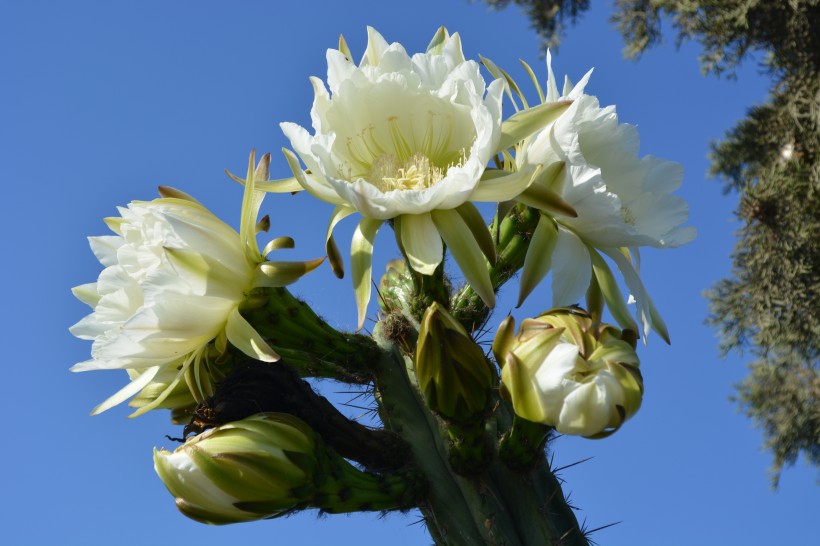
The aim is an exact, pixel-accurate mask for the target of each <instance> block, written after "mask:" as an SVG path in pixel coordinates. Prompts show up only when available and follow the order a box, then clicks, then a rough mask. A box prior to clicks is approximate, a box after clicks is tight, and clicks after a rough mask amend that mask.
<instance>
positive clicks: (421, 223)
mask: <svg viewBox="0 0 820 546" xmlns="http://www.w3.org/2000/svg"><path fill="white" fill-rule="evenodd" d="M396 220H397V223H398V224H399V237H400V239H401V244H402V246H403V247H404V251H405V253H406V254H407V260H408V262H409V263H410V267H412V268H413V269H415V270H416V271H418V272H419V273H421V274H422V275H432V274H433V272H434V271H435V270H436V268H437V267H438V266H439V264H440V263H441V260H442V259H443V257H444V245H443V244H442V243H441V235H439V233H438V230H437V229H436V225H435V224H434V223H433V219H432V218H431V217H430V215H429V214H403V215H401V216H399V217H398V218H396Z"/></svg>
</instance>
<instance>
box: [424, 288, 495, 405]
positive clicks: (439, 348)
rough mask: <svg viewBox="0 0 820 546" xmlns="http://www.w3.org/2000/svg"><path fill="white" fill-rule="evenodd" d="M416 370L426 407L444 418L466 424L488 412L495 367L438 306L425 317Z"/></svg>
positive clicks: (433, 307)
mask: <svg viewBox="0 0 820 546" xmlns="http://www.w3.org/2000/svg"><path fill="white" fill-rule="evenodd" d="M415 367H416V377H417V378H418V384H419V388H420V389H421V392H422V393H424V396H425V398H426V399H427V404H428V405H429V406H430V408H431V409H432V410H434V411H436V412H438V413H439V414H441V415H442V416H444V417H446V418H449V419H452V420H456V421H465V420H468V419H469V418H470V417H473V416H476V415H480V414H481V413H483V412H484V410H485V409H486V407H487V405H488V402H489V399H490V390H491V389H492V387H493V382H494V379H495V377H494V375H495V374H494V371H493V368H492V366H491V365H490V363H489V362H488V361H487V358H486V357H485V356H484V351H482V350H481V347H479V346H478V345H476V343H475V341H473V339H472V338H471V337H470V336H469V335H468V334H467V332H466V331H465V330H464V327H463V326H461V324H459V322H458V321H457V320H456V319H454V318H453V317H452V316H451V315H450V314H449V313H448V312H447V310H446V309H444V307H443V306H441V305H440V304H438V303H433V304H432V305H431V306H430V307H429V308H428V309H427V311H425V313H424V317H423V318H422V321H421V331H420V332H419V340H418V346H417V348H416V355H415Z"/></svg>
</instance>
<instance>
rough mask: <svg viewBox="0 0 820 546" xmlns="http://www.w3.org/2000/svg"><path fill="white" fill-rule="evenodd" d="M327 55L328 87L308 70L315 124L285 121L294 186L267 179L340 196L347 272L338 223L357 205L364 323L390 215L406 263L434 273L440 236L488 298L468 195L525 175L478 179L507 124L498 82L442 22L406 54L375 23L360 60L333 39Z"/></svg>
mask: <svg viewBox="0 0 820 546" xmlns="http://www.w3.org/2000/svg"><path fill="white" fill-rule="evenodd" d="M327 61H328V82H327V84H328V87H329V91H328V89H327V88H326V87H325V85H324V83H323V82H322V81H321V80H319V79H318V78H313V79H312V83H313V90H314V93H315V98H314V102H313V109H312V111H311V117H312V120H313V128H314V130H315V134H313V135H311V134H310V133H309V132H308V131H307V130H306V129H304V128H302V127H300V126H298V125H296V124H293V123H283V124H282V130H283V131H284V133H285V135H286V136H287V137H288V138H289V139H290V143H291V146H292V147H293V150H294V151H295V152H296V154H294V153H293V152H291V151H289V150H285V155H286V156H287V158H288V161H289V163H290V167H291V169H292V170H293V174H294V176H295V180H296V182H298V185H296V186H295V187H294V184H293V183H292V182H286V183H282V184H279V185H276V184H269V185H267V186H266V188H267V189H268V190H269V191H293V190H294V189H304V190H307V191H308V192H309V193H311V194H313V195H314V196H316V197H317V198H319V199H321V200H323V201H326V202H329V203H332V204H333V205H335V206H336V209H335V210H334V212H333V215H332V217H331V220H330V224H329V226H328V232H327V244H328V256H330V259H331V264H332V265H333V266H334V270H335V271H336V272H337V275H338V276H342V274H343V272H342V265H341V260H340V258H339V257H338V251H337V250H335V243H334V242H333V238H332V234H333V229H334V227H335V226H336V224H337V223H338V222H339V221H340V220H342V219H343V218H345V217H346V216H349V215H351V214H353V213H354V212H358V213H360V214H361V215H362V217H363V218H362V220H361V221H360V222H359V224H358V227H357V228H356V231H355V234H354V236H353V243H352V247H351V269H352V278H353V283H354V289H355V292H356V301H357V305H358V309H359V325H360V327H361V325H362V323H363V321H364V315H365V312H366V307H367V303H368V301H369V299H370V293H371V262H372V252H373V241H374V238H375V236H376V232H377V231H378V229H379V228H380V227H381V226H382V224H383V223H384V222H385V221H388V220H390V221H391V222H392V224H393V228H394V230H395V232H396V236H397V239H398V241H399V243H400V244H401V246H402V249H403V252H404V253H405V255H406V257H407V259H408V263H409V265H410V267H412V268H413V269H414V270H415V271H417V272H419V273H421V274H423V275H431V274H432V273H433V272H434V271H435V269H436V268H437V267H438V266H439V265H440V264H441V262H442V259H443V255H444V248H445V245H446V247H447V248H449V250H450V252H451V254H452V256H453V258H454V260H455V262H456V263H457V264H458V265H459V267H460V268H461V271H462V273H463V274H464V276H465V278H466V279H467V280H468V281H469V282H470V283H471V284H472V285H473V286H474V288H475V290H476V292H477V293H478V294H479V295H480V296H481V298H482V299H483V300H484V301H485V302H486V303H487V305H488V306H490V307H492V306H493V305H494V303H495V294H494V293H493V289H492V285H491V283H490V279H489V275H488V273H487V269H486V261H485V257H486V259H488V260H490V261H493V260H494V259H495V256H494V248H493V245H492V241H491V239H490V235H489V232H488V230H487V227H486V225H485V223H484V221H483V220H482V219H481V216H480V214H479V213H478V211H477V209H476V208H475V206H474V205H472V203H470V200H471V199H472V200H478V201H495V200H503V199H509V198H512V197H513V196H515V195H517V194H518V193H520V192H521V191H522V190H523V189H524V188H525V187H526V185H527V184H528V183H529V179H526V177H520V176H519V177H504V178H505V180H503V181H499V180H497V179H494V180H483V179H482V175H483V174H484V171H485V166H486V165H487V163H488V161H489V160H490V159H491V158H492V157H493V155H494V154H495V153H496V151H497V148H498V144H499V141H500V138H501V135H502V127H501V97H502V93H503V89H504V84H503V81H501V80H496V81H494V82H492V83H491V84H490V85H489V86H486V85H485V82H484V80H483V78H482V77H481V74H480V71H479V65H478V63H476V62H475V61H472V60H466V59H465V58H464V54H463V53H462V49H461V41H460V38H459V35H458V34H457V33H456V34H452V35H450V34H449V33H447V31H446V30H444V29H440V30H439V32H438V34H436V36H435V37H434V39H433V41H432V43H431V44H430V47H429V48H428V50H427V52H426V53H419V54H416V55H413V56H412V57H411V56H410V55H408V54H407V52H406V51H405V50H404V48H403V47H402V46H401V44H398V43H393V44H388V43H387V42H386V41H385V39H384V38H383V37H382V36H381V35H380V34H379V33H378V32H376V31H375V30H374V29H372V28H370V29H368V45H367V50H366V51H365V54H364V57H363V58H362V60H361V62H360V63H359V65H356V64H355V63H353V62H352V61H351V59H350V53H349V51H347V47H346V45H345V44H344V42H342V44H341V45H340V50H333V49H331V50H328V53H327ZM297 154H298V157H297ZM300 158H301V160H302V161H303V162H304V164H305V166H306V169H303V168H302V166H301V164H300V163H299V159H300Z"/></svg>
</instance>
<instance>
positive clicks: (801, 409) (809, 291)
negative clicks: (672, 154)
mask: <svg viewBox="0 0 820 546" xmlns="http://www.w3.org/2000/svg"><path fill="white" fill-rule="evenodd" d="M487 2H488V3H489V4H492V5H496V6H497V5H506V4H507V3H508V2H497V1H491V0H487ZM516 3H517V4H521V5H523V6H524V7H525V10H526V11H527V13H530V14H539V17H540V18H539V17H535V16H533V17H532V21H533V25H534V26H535V27H536V28H537V29H538V30H539V32H540V33H541V34H542V35H544V36H545V38H546V39H547V41H548V43H550V44H555V43H557V42H558V38H559V34H560V32H561V31H562V26H561V24H560V23H561V22H562V21H563V20H564V19H565V18H566V17H569V18H570V20H571V21H574V20H575V18H576V17H577V16H578V15H579V14H580V13H582V12H583V11H584V10H586V9H587V8H588V2H554V1H539V0H528V1H523V0H522V1H520V2H519V1H516ZM544 16H546V17H547V20H546V22H544V20H543V17H544ZM612 21H613V22H614V23H615V24H616V25H617V27H618V29H619V30H620V31H621V33H622V34H623V37H624V40H625V43H626V47H625V48H624V54H625V55H626V56H627V57H638V56H640V54H641V53H643V52H644V51H645V50H646V49H647V48H649V47H651V46H653V45H655V44H657V43H659V42H660V40H661V38H662V34H663V33H662V29H661V27H662V24H671V26H672V27H673V29H674V32H675V33H676V39H677V41H678V43H680V42H682V41H685V40H688V39H694V40H697V41H698V42H700V44H701V45H702V47H703V53H702V54H701V56H700V61H701V66H702V68H703V71H704V73H712V74H715V75H721V74H725V75H728V76H729V77H733V76H734V72H733V69H734V68H735V67H736V66H737V65H738V63H740V62H741V61H743V60H744V59H745V58H746V57H747V55H748V54H750V53H762V54H764V55H765V61H764V64H763V66H764V68H765V70H766V71H767V73H768V74H769V76H770V77H771V79H772V87H771V91H770V97H769V100H768V101H767V102H766V103H764V104H762V105H758V106H755V107H753V108H750V109H749V111H748V114H747V116H746V118H745V119H743V120H742V121H741V122H740V123H738V125H737V126H736V127H734V128H733V129H731V130H730V131H728V132H727V134H726V137H725V139H724V140H723V141H722V142H719V143H715V144H713V145H712V154H711V159H712V166H711V171H712V174H713V175H716V176H718V177H720V178H721V179H722V180H723V181H724V183H725V190H726V192H727V193H728V192H732V191H736V192H737V193H738V194H739V195H740V205H739V207H738V211H737V214H738V216H739V218H740V219H741V220H742V221H743V228H742V229H741V230H740V231H739V233H738V242H737V245H736V247H735V251H734V253H733V260H734V268H733V272H732V276H731V277H730V278H726V279H723V280H722V281H720V282H718V283H717V285H715V286H714V287H713V288H712V289H711V290H710V291H709V294H708V297H709V300H710V304H711V311H712V312H711V316H710V317H709V322H710V323H711V324H712V325H713V326H714V327H715V328H716V329H717V330H718V332H719V334H720V336H721V346H722V349H723V351H724V352H728V351H738V352H744V351H745V352H748V353H750V354H751V355H752V356H753V360H752V362H751V363H750V364H749V369H750V373H749V375H748V377H747V378H746V379H744V380H743V381H742V382H741V383H740V384H739V385H737V389H738V395H737V400H738V402H739V404H740V406H741V407H742V409H743V410H744V411H745V412H746V413H747V414H748V415H749V416H750V417H751V418H752V419H753V420H754V421H755V422H756V423H757V424H758V425H759V426H760V427H761V428H762V430H763V432H764V435H765V438H766V440H765V442H766V446H767V447H768V448H769V449H770V450H771V451H772V453H773V455H774V468H773V470H774V472H773V480H774V484H775V485H776V484H777V480H778V478H779V476H780V472H781V470H782V469H783V467H784V466H785V465H791V464H794V463H795V461H796V460H797V458H798V456H799V455H800V454H801V453H802V454H803V455H804V456H805V458H806V459H807V460H808V461H809V462H810V463H812V464H814V465H815V466H818V467H820V370H818V364H820V0H788V1H786V0H779V1H770V0H616V2H615V11H614V13H613V16H612Z"/></svg>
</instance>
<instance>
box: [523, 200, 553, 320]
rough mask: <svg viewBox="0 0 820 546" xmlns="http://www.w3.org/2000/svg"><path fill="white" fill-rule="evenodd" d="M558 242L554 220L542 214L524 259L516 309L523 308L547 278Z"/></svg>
mask: <svg viewBox="0 0 820 546" xmlns="http://www.w3.org/2000/svg"><path fill="white" fill-rule="evenodd" d="M557 240H558V227H557V226H556V225H555V222H554V221H553V220H552V218H550V217H548V216H546V215H544V214H542V215H541V218H539V220H538V225H537V226H536V227H535V231H534V232H533V234H532V239H531V240H530V246H529V248H527V255H526V256H525V258H524V268H523V269H522V271H521V282H520V283H519V290H518V303H517V304H516V307H521V304H522V303H524V300H525V299H526V298H527V296H529V295H530V293H531V292H532V291H533V289H534V288H535V287H536V286H537V285H538V284H539V283H540V282H541V281H542V280H543V279H544V277H546V275H547V273H548V272H549V270H550V266H551V265H552V253H553V251H554V250H555V243H556V241H557Z"/></svg>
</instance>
